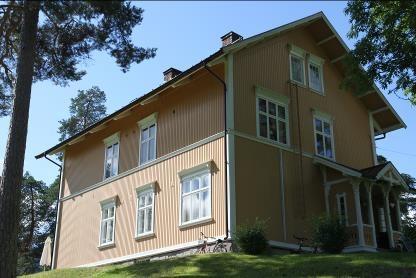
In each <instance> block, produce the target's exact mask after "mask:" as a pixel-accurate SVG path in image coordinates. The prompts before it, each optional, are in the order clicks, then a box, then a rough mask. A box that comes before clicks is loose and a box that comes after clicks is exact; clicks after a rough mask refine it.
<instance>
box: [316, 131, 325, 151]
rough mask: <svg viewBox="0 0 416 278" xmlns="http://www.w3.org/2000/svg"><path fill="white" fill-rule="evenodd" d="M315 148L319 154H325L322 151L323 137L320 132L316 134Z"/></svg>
mask: <svg viewBox="0 0 416 278" xmlns="http://www.w3.org/2000/svg"><path fill="white" fill-rule="evenodd" d="M316 150H317V151H318V154H319V155H325V153H324V138H323V137H322V135H321V134H316Z"/></svg>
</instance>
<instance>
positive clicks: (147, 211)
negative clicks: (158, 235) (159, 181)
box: [136, 184, 155, 237]
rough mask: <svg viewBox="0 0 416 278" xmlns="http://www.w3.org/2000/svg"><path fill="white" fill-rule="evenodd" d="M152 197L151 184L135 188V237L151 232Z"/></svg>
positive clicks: (152, 220)
mask: <svg viewBox="0 0 416 278" xmlns="http://www.w3.org/2000/svg"><path fill="white" fill-rule="evenodd" d="M154 197H155V194H154V186H153V184H151V185H149V186H145V187H143V188H139V189H137V222H136V223H137V227H136V237H140V236H145V235H149V234H153V223H154V210H155V206H154Z"/></svg>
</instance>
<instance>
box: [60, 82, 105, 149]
mask: <svg viewBox="0 0 416 278" xmlns="http://www.w3.org/2000/svg"><path fill="white" fill-rule="evenodd" d="M106 100H107V99H106V96H105V92H104V91H102V90H100V88H99V87H97V86H93V87H91V89H88V90H79V91H78V95H77V96H76V97H75V98H71V105H70V106H69V113H70V117H69V118H68V119H62V120H60V121H59V124H60V126H59V129H58V133H59V134H60V135H61V136H60V138H59V140H60V141H63V140H65V139H67V138H69V137H71V136H73V135H75V134H76V133H78V132H80V131H81V130H83V129H85V128H86V127H88V126H90V125H92V124H93V123H95V122H97V121H98V120H100V119H102V118H103V117H105V115H106V110H107V108H106V107H105V102H106Z"/></svg>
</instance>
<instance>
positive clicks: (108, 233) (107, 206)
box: [99, 198, 116, 247]
mask: <svg viewBox="0 0 416 278" xmlns="http://www.w3.org/2000/svg"><path fill="white" fill-rule="evenodd" d="M115 225H116V199H115V198H112V199H110V200H107V201H103V202H101V223H100V245H99V246H100V247H102V246H107V245H112V244H114V232H115Z"/></svg>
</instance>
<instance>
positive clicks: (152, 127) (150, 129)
mask: <svg viewBox="0 0 416 278" xmlns="http://www.w3.org/2000/svg"><path fill="white" fill-rule="evenodd" d="M149 133H150V134H149V136H150V137H152V138H154V137H155V135H156V125H154V124H153V125H151V126H150V127H149Z"/></svg>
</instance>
